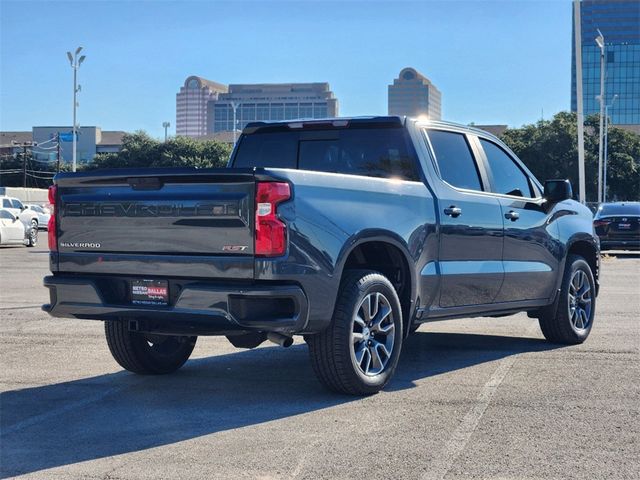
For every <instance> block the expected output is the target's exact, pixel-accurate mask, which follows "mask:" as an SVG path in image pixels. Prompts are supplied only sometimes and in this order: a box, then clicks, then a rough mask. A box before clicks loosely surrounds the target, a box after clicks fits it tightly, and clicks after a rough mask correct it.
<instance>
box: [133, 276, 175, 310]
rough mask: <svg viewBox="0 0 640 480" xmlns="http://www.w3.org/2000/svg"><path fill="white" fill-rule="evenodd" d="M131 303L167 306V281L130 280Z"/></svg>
mask: <svg viewBox="0 0 640 480" xmlns="http://www.w3.org/2000/svg"><path fill="white" fill-rule="evenodd" d="M131 303H135V304H138V305H167V304H168V303H169V282H168V281H167V280H132V281H131Z"/></svg>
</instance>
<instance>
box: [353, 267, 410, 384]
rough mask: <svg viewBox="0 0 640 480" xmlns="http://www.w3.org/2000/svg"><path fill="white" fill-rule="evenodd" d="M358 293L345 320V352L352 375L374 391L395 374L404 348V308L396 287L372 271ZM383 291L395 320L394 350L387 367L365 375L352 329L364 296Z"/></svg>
mask: <svg viewBox="0 0 640 480" xmlns="http://www.w3.org/2000/svg"><path fill="white" fill-rule="evenodd" d="M357 290H358V294H357V295H355V296H354V297H352V299H351V305H350V308H349V310H348V311H349V318H348V319H346V320H347V321H345V322H344V325H343V328H344V329H345V330H346V331H345V332H344V333H345V338H346V340H347V342H346V345H345V348H346V349H347V350H348V351H347V352H345V353H346V354H347V355H348V358H349V360H350V364H351V369H350V370H351V375H352V376H353V379H354V380H356V381H357V382H358V383H360V384H361V385H362V386H364V387H365V388H367V389H371V391H372V392H374V391H376V392H377V391H378V390H380V389H381V388H382V387H384V385H386V384H387V382H388V381H389V380H390V379H391V377H392V376H393V374H394V372H395V370H396V367H397V365H398V359H399V357H400V351H401V350H402V339H403V333H402V310H401V307H400V300H399V299H398V294H397V293H396V291H395V289H394V288H393V286H392V285H391V283H390V282H389V281H388V280H387V279H386V277H384V276H383V275H380V274H376V273H372V274H368V275H365V276H364V277H363V278H362V279H361V281H360V282H359V283H358V288H357ZM376 292H378V293H382V294H383V295H384V296H385V297H386V298H387V300H388V301H389V306H390V307H391V314H392V315H393V321H394V326H395V328H394V343H393V351H392V353H391V357H390V358H389V362H388V363H387V366H386V367H385V369H384V370H383V371H382V372H381V373H379V374H377V375H373V376H370V375H365V374H364V372H362V371H361V370H360V368H359V367H358V365H357V364H356V362H355V354H354V352H353V347H352V345H351V335H350V334H351V330H352V328H353V318H354V317H355V315H356V313H357V309H358V308H359V306H360V304H361V302H362V301H363V300H364V298H365V297H366V296H367V295H369V294H371V293H376Z"/></svg>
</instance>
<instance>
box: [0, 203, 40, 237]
mask: <svg viewBox="0 0 640 480" xmlns="http://www.w3.org/2000/svg"><path fill="white" fill-rule="evenodd" d="M0 208H2V209H4V210H8V211H9V212H11V213H13V216H14V217H18V218H19V219H20V220H22V222H23V223H26V224H27V225H31V226H32V227H34V228H35V229H36V230H37V229H38V227H39V226H40V220H39V219H38V214H37V213H36V212H35V211H34V210H29V209H28V208H27V207H25V206H24V205H23V203H22V202H21V201H20V200H19V199H17V198H15V197H7V196H6V195H0Z"/></svg>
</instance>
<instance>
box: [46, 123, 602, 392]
mask: <svg viewBox="0 0 640 480" xmlns="http://www.w3.org/2000/svg"><path fill="white" fill-rule="evenodd" d="M50 194H51V203H52V204H55V216H54V219H53V220H52V222H51V223H50V229H49V244H50V248H51V255H50V258H51V271H52V272H53V275H51V276H48V277H46V278H45V279H44V283H45V285H46V286H47V287H48V288H49V291H50V297H51V300H50V303H49V304H48V305H44V307H43V308H44V310H46V311H47V312H49V313H50V314H51V315H53V316H58V317H75V318H82V319H93V320H104V321H105V331H106V337H107V343H108V345H109V348H110V350H111V353H112V354H113V356H114V358H115V359H116V361H117V362H118V363H119V364H120V365H121V366H123V367H124V368H125V369H127V370H130V371H132V372H136V373H141V374H159V373H168V372H172V371H174V370H176V369H178V368H180V367H181V366H182V365H183V364H184V363H185V362H186V361H187V359H188V358H189V355H190V354H191V351H192V350H193V347H194V344H195V342H196V338H197V336H199V335H226V336H227V338H228V339H229V340H230V341H231V343H232V344H233V345H235V346H236V347H241V348H252V347H256V346H258V345H259V344H261V343H262V342H263V341H265V340H267V339H269V340H272V341H273V342H275V343H278V344H280V345H283V346H288V345H290V344H291V342H292V336H293V335H304V338H305V340H306V342H307V344H308V346H309V352H310V355H311V361H312V364H313V368H314V370H315V372H316V373H317V375H318V377H319V379H320V380H321V381H322V383H324V384H325V385H326V386H327V387H328V388H330V389H332V390H335V391H339V392H345V393H349V394H360V395H361V394H370V393H374V392H377V391H378V390H380V389H381V388H383V387H384V385H385V384H386V383H387V382H388V381H389V379H390V378H391V376H392V375H393V373H394V370H395V369H396V366H397V364H398V357H399V355H400V352H401V349H402V343H403V341H404V340H405V338H406V337H407V335H408V334H409V333H410V332H411V331H413V330H414V329H415V328H416V327H417V326H418V325H419V324H420V323H423V322H429V321H432V320H441V319H447V318H456V317H477V316H503V315H509V314H513V313H516V312H528V314H529V315H530V316H532V317H537V318H538V319H539V322H540V326H541V328H542V333H543V334H544V336H545V337H546V338H547V339H548V340H550V341H552V342H557V343H565V344H575V343H580V342H583V341H584V340H585V339H586V338H587V336H588V335H589V332H590V330H591V327H592V325H593V320H594V312H595V301H596V295H597V292H598V269H599V246H598V239H597V237H595V235H594V233H593V226H592V215H591V213H590V211H589V210H588V209H587V208H586V207H585V206H583V205H581V204H579V203H577V202H575V201H573V200H571V196H572V192H571V186H570V184H569V182H568V181H566V180H549V181H547V182H546V183H545V185H544V187H543V186H542V185H541V184H540V183H539V182H538V180H536V179H535V178H534V176H533V175H532V174H531V172H530V171H529V170H527V168H526V167H525V166H524V165H523V164H522V163H521V162H520V160H518V159H517V158H516V156H515V155H514V154H513V152H511V151H510V150H509V149H508V148H507V147H506V146H505V145H504V144H503V143H502V142H500V140H498V139H497V138H495V137H493V136H492V135H490V134H488V133H486V132H484V131H481V130H477V129H473V128H469V127H463V126H457V125H453V124H449V123H440V122H423V121H418V120H412V119H405V118H399V117H371V118H351V119H333V120H331V119H330V120H321V121H319V120H313V121H294V122H280V123H262V122H258V123H251V124H249V125H247V127H246V128H245V129H244V131H243V133H242V135H241V137H240V139H239V141H238V144H237V146H236V148H235V150H234V152H233V154H232V157H231V159H230V161H229V165H228V168H226V169H205V170H196V169H144V170H142V169H130V170H106V171H93V172H87V173H77V174H71V173H62V174H59V175H57V176H56V179H55V185H54V186H53V187H52V188H51V191H50Z"/></svg>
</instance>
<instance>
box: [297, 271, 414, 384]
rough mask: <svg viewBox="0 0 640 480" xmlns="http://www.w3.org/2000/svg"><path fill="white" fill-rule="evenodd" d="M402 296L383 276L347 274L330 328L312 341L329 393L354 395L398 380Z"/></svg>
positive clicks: (318, 370)
mask: <svg viewBox="0 0 640 480" xmlns="http://www.w3.org/2000/svg"><path fill="white" fill-rule="evenodd" d="M402 337H403V335H402V311H401V308H400V300H399V299H398V294H397V293H396V291H395V289H394V288H393V285H392V284H391V282H390V281H389V280H388V279H387V278H386V277H385V276H383V275H381V274H380V273H377V272H373V271H368V270H357V271H352V272H348V273H347V274H346V276H345V278H344V279H343V281H342V282H341V286H340V294H339V297H338V301H337V303H336V308H335V312H334V315H333V319H332V322H331V325H330V326H329V327H328V328H327V329H326V330H324V331H323V332H321V333H319V334H315V335H309V336H308V337H307V343H308V344H309V353H310V355H311V362H312V365H313V369H314V371H315V373H316V375H317V376H318V378H319V379H320V381H321V382H322V383H323V384H324V385H325V386H326V387H327V388H329V389H330V390H333V391H336V392H339V393H346V394H350V395H370V394H373V393H376V392H378V391H380V390H381V389H382V388H384V386H385V385H386V384H387V382H388V381H389V380H390V379H391V377H392V376H393V373H394V372H395V369H396V366H397V364H398V358H399V356H400V350H401V348H402Z"/></svg>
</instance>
